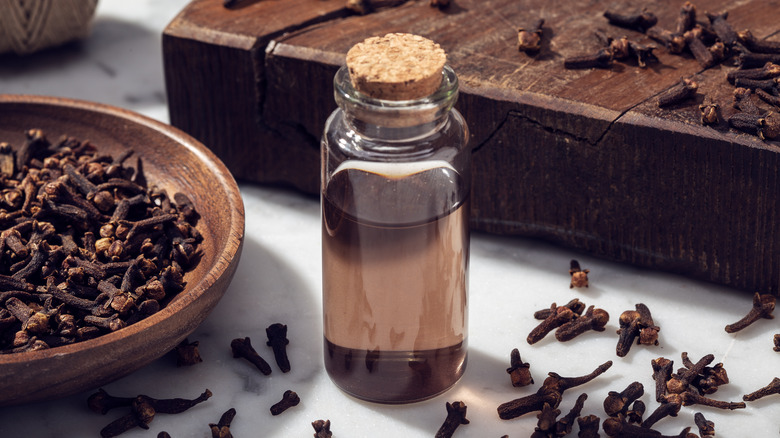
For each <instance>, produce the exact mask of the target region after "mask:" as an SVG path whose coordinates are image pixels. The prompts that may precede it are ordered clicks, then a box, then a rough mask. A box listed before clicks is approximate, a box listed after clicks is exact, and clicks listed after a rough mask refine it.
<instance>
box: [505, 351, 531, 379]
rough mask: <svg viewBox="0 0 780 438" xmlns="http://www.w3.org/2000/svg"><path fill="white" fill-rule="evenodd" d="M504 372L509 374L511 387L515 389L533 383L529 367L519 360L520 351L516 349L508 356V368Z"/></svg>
mask: <svg viewBox="0 0 780 438" xmlns="http://www.w3.org/2000/svg"><path fill="white" fill-rule="evenodd" d="M506 372H507V373H508V374H509V378H510V380H511V381H512V386H514V387H516V388H519V387H522V386H528V385H531V384H533V383H534V379H533V377H532V376H531V365H529V364H528V363H526V362H523V360H522V359H520V350H518V349H517V348H515V349H513V350H512V352H511V353H510V355H509V368H507V369H506Z"/></svg>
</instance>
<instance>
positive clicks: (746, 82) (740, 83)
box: [734, 78, 778, 93]
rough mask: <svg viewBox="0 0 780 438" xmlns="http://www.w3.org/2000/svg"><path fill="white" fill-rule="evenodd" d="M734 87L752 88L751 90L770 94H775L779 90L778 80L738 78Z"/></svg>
mask: <svg viewBox="0 0 780 438" xmlns="http://www.w3.org/2000/svg"><path fill="white" fill-rule="evenodd" d="M734 86H736V87H743V88H750V89H751V90H764V91H766V92H768V93H773V92H775V90H777V89H778V78H772V79H744V78H736V79H735V80H734Z"/></svg>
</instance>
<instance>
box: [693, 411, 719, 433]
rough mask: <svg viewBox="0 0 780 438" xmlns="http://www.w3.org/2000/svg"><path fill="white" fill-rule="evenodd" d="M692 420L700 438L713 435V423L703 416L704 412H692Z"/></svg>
mask: <svg viewBox="0 0 780 438" xmlns="http://www.w3.org/2000/svg"><path fill="white" fill-rule="evenodd" d="M693 422H694V424H696V427H698V428H699V435H700V436H701V438H705V437H708V436H715V423H713V422H712V421H709V420H707V419H706V418H704V414H702V413H701V412H697V413H695V414H693Z"/></svg>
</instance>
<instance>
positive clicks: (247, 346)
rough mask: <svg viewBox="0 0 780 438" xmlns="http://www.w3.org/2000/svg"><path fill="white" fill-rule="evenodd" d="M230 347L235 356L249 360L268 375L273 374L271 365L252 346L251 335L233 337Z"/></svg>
mask: <svg viewBox="0 0 780 438" xmlns="http://www.w3.org/2000/svg"><path fill="white" fill-rule="evenodd" d="M230 349H231V350H232V351H233V357H235V358H244V359H246V360H248V361H249V362H250V363H251V364H252V365H254V366H256V367H257V369H258V370H260V372H261V373H263V374H265V375H266V376H267V375H269V374H271V366H270V365H268V362H266V361H265V359H263V358H262V357H261V356H260V355H259V354H258V353H257V351H255V349H254V348H253V347H252V340H251V339H250V338H249V337H246V338H236V339H233V340H232V341H231V342H230Z"/></svg>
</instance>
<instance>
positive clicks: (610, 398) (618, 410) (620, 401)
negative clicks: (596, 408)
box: [604, 382, 645, 417]
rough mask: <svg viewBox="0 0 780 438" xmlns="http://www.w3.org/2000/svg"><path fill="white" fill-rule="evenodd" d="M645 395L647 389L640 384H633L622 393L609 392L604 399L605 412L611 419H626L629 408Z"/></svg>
mask: <svg viewBox="0 0 780 438" xmlns="http://www.w3.org/2000/svg"><path fill="white" fill-rule="evenodd" d="M644 393H645V387H644V386H643V385H642V384H641V383H640V382H632V383H631V384H630V385H628V386H627V387H626V389H624V390H623V391H621V392H616V391H609V393H608V394H607V398H605V399H604V412H605V413H606V414H607V415H609V416H610V417H614V416H621V417H625V416H626V414H627V411H628V407H629V406H630V405H631V403H633V402H634V401H635V400H637V399H638V398H639V397H642V395H643V394H644Z"/></svg>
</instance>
